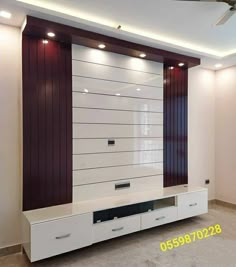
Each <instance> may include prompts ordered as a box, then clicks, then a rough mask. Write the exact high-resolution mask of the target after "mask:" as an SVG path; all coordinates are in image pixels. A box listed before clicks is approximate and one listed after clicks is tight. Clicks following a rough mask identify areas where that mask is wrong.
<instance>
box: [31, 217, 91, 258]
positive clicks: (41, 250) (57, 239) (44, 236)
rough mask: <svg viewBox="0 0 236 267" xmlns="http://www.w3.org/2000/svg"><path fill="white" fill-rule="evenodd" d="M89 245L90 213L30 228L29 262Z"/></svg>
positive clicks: (34, 225)
mask: <svg viewBox="0 0 236 267" xmlns="http://www.w3.org/2000/svg"><path fill="white" fill-rule="evenodd" d="M91 244H92V213H87V214H83V215H77V216H71V217H68V218H64V219H59V220H54V221H48V222H43V223H39V224H33V225H32V226H31V262H34V261H38V260H41V259H45V258H48V257H51V256H55V255H59V254H62V253H65V252H68V251H72V250H75V249H78V248H82V247H85V246H89V245H91Z"/></svg>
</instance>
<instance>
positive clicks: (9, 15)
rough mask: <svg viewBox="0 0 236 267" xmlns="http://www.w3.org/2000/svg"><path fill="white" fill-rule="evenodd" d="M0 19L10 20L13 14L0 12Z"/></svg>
mask: <svg viewBox="0 0 236 267" xmlns="http://www.w3.org/2000/svg"><path fill="white" fill-rule="evenodd" d="M0 17H3V18H5V19H10V18H11V13H10V12H7V11H5V10H1V11H0Z"/></svg>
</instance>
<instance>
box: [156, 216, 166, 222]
mask: <svg viewBox="0 0 236 267" xmlns="http://www.w3.org/2000/svg"><path fill="white" fill-rule="evenodd" d="M163 219H165V216H161V217H158V218H156V221H159V220H163Z"/></svg>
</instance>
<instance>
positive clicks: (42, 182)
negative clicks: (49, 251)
mask: <svg viewBox="0 0 236 267" xmlns="http://www.w3.org/2000/svg"><path fill="white" fill-rule="evenodd" d="M22 44H23V48H22V52H23V55H22V56H23V57H22V63H23V210H31V209H36V208H42V207H48V206H53V205H59V204H65V203H70V202H72V59H71V44H64V43H60V42H56V41H51V40H49V42H48V43H47V44H43V42H42V39H41V38H36V37H29V36H26V35H23V43H22Z"/></svg>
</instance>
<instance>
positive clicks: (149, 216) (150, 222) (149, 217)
mask: <svg viewBox="0 0 236 267" xmlns="http://www.w3.org/2000/svg"><path fill="white" fill-rule="evenodd" d="M177 214H178V209H177V207H168V208H163V209H159V210H154V211H150V212H147V213H144V214H142V215H141V230H144V229H148V228H152V227H155V226H158V225H162V224H166V223H170V222H173V221H176V220H177Z"/></svg>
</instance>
